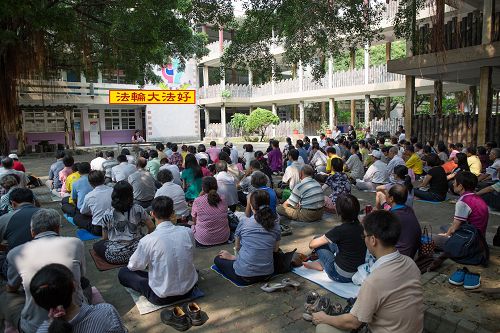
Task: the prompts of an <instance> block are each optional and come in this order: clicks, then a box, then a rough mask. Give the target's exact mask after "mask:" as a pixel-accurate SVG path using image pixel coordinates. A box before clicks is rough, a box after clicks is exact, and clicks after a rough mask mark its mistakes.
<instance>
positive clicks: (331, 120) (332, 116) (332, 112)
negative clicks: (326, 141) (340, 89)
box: [328, 98, 335, 129]
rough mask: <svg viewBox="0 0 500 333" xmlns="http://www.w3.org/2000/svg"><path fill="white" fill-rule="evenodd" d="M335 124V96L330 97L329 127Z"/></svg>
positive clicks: (331, 127)
mask: <svg viewBox="0 0 500 333" xmlns="http://www.w3.org/2000/svg"><path fill="white" fill-rule="evenodd" d="M333 126H335V98H329V99H328V127H330V129H333Z"/></svg>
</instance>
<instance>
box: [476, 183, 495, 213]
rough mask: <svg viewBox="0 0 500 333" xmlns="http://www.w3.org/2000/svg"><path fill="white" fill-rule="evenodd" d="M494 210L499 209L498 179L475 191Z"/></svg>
mask: <svg viewBox="0 0 500 333" xmlns="http://www.w3.org/2000/svg"><path fill="white" fill-rule="evenodd" d="M476 194H477V195H479V196H480V197H481V198H482V199H483V200H484V202H486V204H487V205H488V206H489V207H491V208H492V209H494V210H500V180H497V182H496V183H495V184H493V185H491V186H488V187H485V188H483V189H482V190H480V191H478V192H476Z"/></svg>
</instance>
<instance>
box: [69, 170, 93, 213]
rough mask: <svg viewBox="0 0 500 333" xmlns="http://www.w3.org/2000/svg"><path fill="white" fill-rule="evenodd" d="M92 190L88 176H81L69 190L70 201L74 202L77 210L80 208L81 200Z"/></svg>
mask: <svg viewBox="0 0 500 333" xmlns="http://www.w3.org/2000/svg"><path fill="white" fill-rule="evenodd" d="M93 189H94V188H93V187H92V186H91V185H90V183H89V179H88V175H83V176H81V177H80V179H78V180H77V181H76V182H75V183H74V184H73V188H72V189H71V199H73V201H75V200H76V206H77V207H78V209H81V208H82V205H83V200H85V196H86V195H87V193H89V192H90V191H92V190H93Z"/></svg>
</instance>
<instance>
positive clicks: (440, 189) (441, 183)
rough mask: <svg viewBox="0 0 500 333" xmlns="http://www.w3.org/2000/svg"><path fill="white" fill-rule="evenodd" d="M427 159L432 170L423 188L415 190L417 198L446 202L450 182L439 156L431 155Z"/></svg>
mask: <svg viewBox="0 0 500 333" xmlns="http://www.w3.org/2000/svg"><path fill="white" fill-rule="evenodd" d="M425 159H426V162H427V165H428V166H430V167H431V168H430V169H429V171H427V175H425V177H424V180H423V181H422V184H421V187H420V188H416V189H415V190H414V194H415V197H417V198H420V199H422V200H428V201H444V200H446V192H448V180H447V179H446V173H445V172H444V169H443V168H442V167H441V164H442V161H441V160H440V159H439V157H438V156H437V154H429V155H427V156H426V157H425ZM427 187H428V189H427V190H426V188H427Z"/></svg>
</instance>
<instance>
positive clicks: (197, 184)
mask: <svg viewBox="0 0 500 333" xmlns="http://www.w3.org/2000/svg"><path fill="white" fill-rule="evenodd" d="M181 179H183V180H184V182H185V183H186V185H187V190H186V199H187V200H194V199H196V198H197V197H198V195H200V192H201V180H202V177H198V178H195V175H194V171H193V169H191V168H189V169H184V171H182V174H181Z"/></svg>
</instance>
